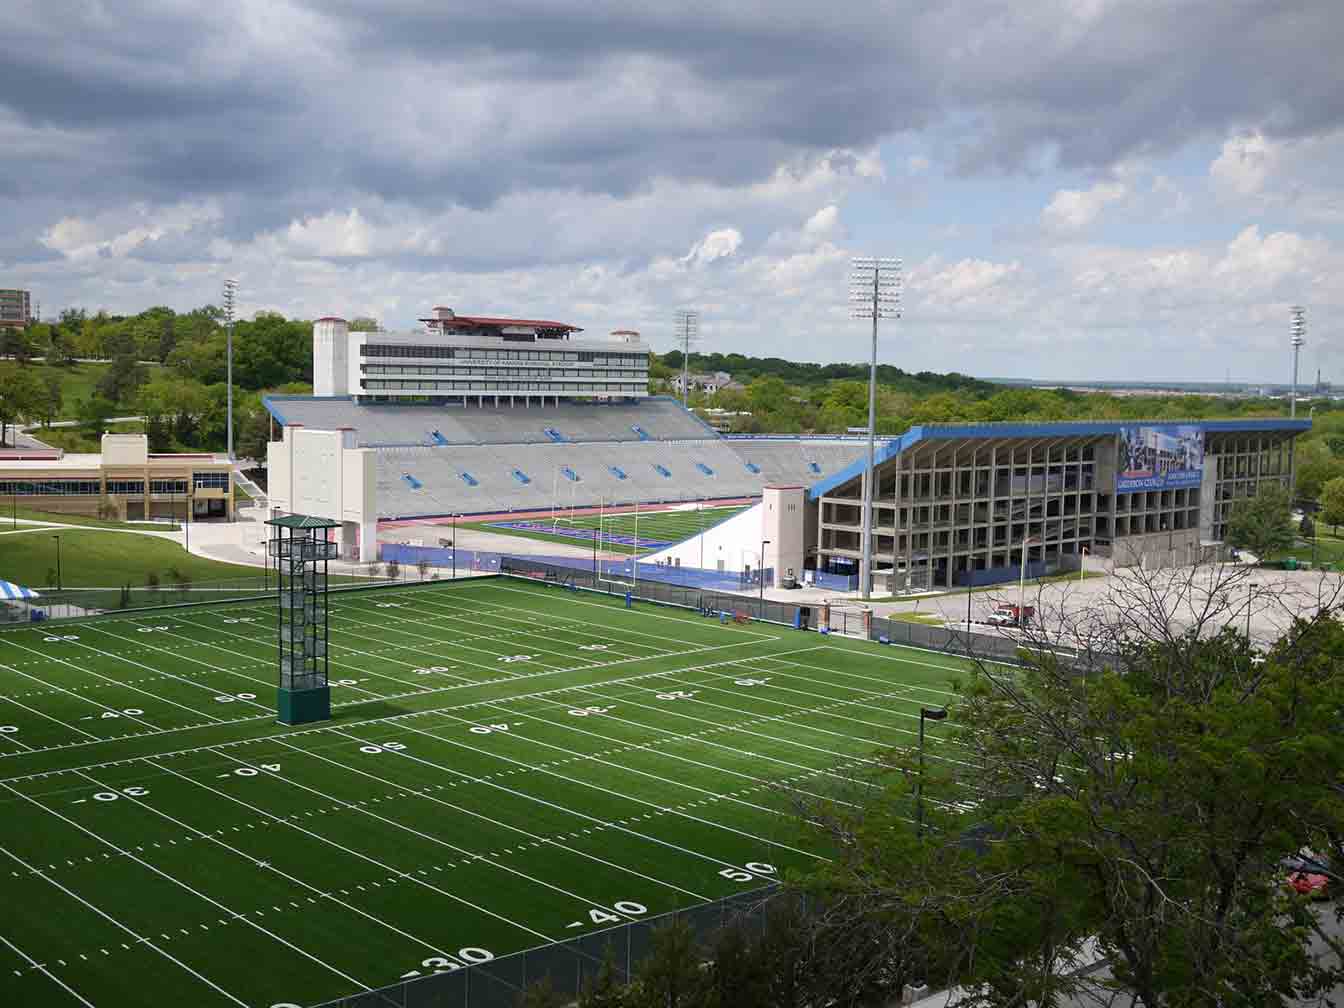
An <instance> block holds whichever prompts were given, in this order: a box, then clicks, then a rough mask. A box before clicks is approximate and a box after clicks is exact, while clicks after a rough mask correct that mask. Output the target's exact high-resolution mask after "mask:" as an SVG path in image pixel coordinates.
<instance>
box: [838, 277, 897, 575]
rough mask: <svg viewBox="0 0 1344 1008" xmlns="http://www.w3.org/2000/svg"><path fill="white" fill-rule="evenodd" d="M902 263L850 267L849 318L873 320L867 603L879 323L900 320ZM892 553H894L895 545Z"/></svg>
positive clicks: (867, 571)
mask: <svg viewBox="0 0 1344 1008" xmlns="http://www.w3.org/2000/svg"><path fill="white" fill-rule="evenodd" d="M901 279H902V278H901V260H899V259H891V258H885V257H883V258H871V257H870V258H862V259H855V260H854V261H853V262H852V263H851V268H850V274H849V308H850V311H849V314H850V317H851V318H860V319H872V322H873V353H872V363H871V364H870V365H869V368H868V467H867V468H866V469H864V471H863V543H862V545H863V555H862V557H861V559H860V560H859V591H860V593H861V594H860V597H861V598H863V599H865V600H867V599H868V598H870V597H871V596H872V587H873V497H874V495H875V488H874V486H873V484H874V483H875V482H876V480H875V479H874V476H875V474H874V473H873V439H874V437H875V436H876V428H877V323H878V322H879V321H880V320H882V319H898V318H900V317H901ZM892 549H893V550H894V549H895V545H894V543H893V546H892Z"/></svg>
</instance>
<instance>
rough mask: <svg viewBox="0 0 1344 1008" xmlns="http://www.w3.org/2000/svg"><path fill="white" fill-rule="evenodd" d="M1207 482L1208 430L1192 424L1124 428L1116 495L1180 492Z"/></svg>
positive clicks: (1121, 439) (1122, 429)
mask: <svg viewBox="0 0 1344 1008" xmlns="http://www.w3.org/2000/svg"><path fill="white" fill-rule="evenodd" d="M1203 479H1204V428H1202V427H1195V426H1192V425H1188V424H1165V425H1162V426H1144V427H1122V428H1120V465H1119V472H1118V474H1117V475H1116V478H1115V492H1116V493H1134V492H1135V491H1138V490H1179V489H1182V488H1183V487H1197V486H1199V485H1200V483H1201V482H1202V481H1203Z"/></svg>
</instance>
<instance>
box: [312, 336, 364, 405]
mask: <svg viewBox="0 0 1344 1008" xmlns="http://www.w3.org/2000/svg"><path fill="white" fill-rule="evenodd" d="M349 349H350V333H349V331H348V327H347V325H346V323H345V321H344V320H343V319H338V318H325V319H318V320H317V321H316V322H314V323H313V395H319V396H340V395H346V394H347V393H348V392H349V390H350V389H349V365H348V360H347V358H348V355H349ZM356 387H358V386H356Z"/></svg>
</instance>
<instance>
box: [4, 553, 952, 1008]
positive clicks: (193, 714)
mask: <svg viewBox="0 0 1344 1008" xmlns="http://www.w3.org/2000/svg"><path fill="white" fill-rule="evenodd" d="M331 612H332V617H331V619H332V626H331V643H332V649H331V656H330V661H331V676H332V680H333V682H334V683H335V685H333V688H332V695H333V704H334V709H333V713H334V719H333V720H332V721H329V722H324V723H322V724H319V725H310V726H305V727H296V728H287V727H285V726H283V725H280V724H278V723H277V722H276V720H275V713H274V711H275V708H274V704H275V689H274V682H275V678H276V673H275V666H276V629H275V619H274V615H275V611H274V606H273V605H272V604H268V603H257V602H249V603H237V604H229V605H212V606H202V607H185V608H178V609H171V610H159V611H152V612H151V611H144V612H139V613H127V614H125V615H109V616H105V617H98V618H94V619H89V620H83V621H79V622H65V623H59V624H57V623H48V624H37V625H24V626H19V627H15V628H9V629H4V630H0V823H3V828H2V829H0V893H3V899H2V900H0V905H3V908H4V910H3V914H0V1005H4V1006H6V1008H9V1006H29V1005H32V1006H38V1005H40V1006H43V1008H46V1006H65V1005H96V1006H99V1008H112V1006H117V1008H121V1006H141V1005H162V1006H169V1005H182V1006H188V1005H189V1006H193V1008H196V1006H214V1005H249V1006H262V1008H268V1006H274V1005H287V1006H288V1005H313V1004H319V1003H322V1002H325V1001H328V1000H332V999H336V998H339V997H343V996H348V995H353V994H357V993H359V992H361V991H364V990H368V989H371V988H377V987H381V986H385V985H388V984H393V983H396V982H397V981H398V980H399V978H401V977H403V976H406V975H411V974H415V973H419V974H429V973H433V972H435V971H438V970H452V969H454V968H456V967H457V966H458V965H459V964H461V963H471V962H478V961H481V960H484V959H488V958H489V957H499V956H503V955H505V954H507V953H511V952H515V951H518V950H521V949H527V948H534V947H537V946H542V945H545V944H547V943H549V942H552V941H555V940H561V939H566V938H572V937H575V936H576V935H582V934H584V933H589V932H595V931H597V930H599V929H602V928H609V927H612V926H613V925H619V924H622V923H624V922H627V921H634V920H641V919H646V918H648V917H651V916H653V915H656V914H659V913H663V912H666V911H669V910H673V909H676V908H680V907H687V906H692V905H695V904H698V903H702V902H704V901H707V900H712V899H717V898H719V897H723V896H726V895H730V894H733V893H736V892H742V891H746V890H750V889H752V888H759V887H760V886H762V885H764V884H767V883H768V882H769V881H770V880H772V879H773V878H776V877H778V876H779V875H780V874H781V873H783V872H784V871H786V870H788V869H808V868H810V867H814V866H816V865H818V864H821V863H822V861H823V859H824V858H825V857H826V856H827V847H826V844H825V843H824V842H823V840H822V838H821V837H820V836H819V835H812V834H810V833H809V832H808V828H806V827H804V826H801V825H800V824H799V821H798V819H797V817H796V815H795V814H794V809H795V808H796V806H797V803H798V801H799V800H800V799H807V798H809V797H810V796H814V795H825V794H828V793H831V792H832V791H833V790H834V788H836V787H837V786H839V785H840V784H841V783H842V782H843V781H844V780H845V779H846V778H847V776H848V775H851V774H853V773H855V772H862V771H864V770H865V769H867V768H870V767H871V765H872V764H871V756H872V754H873V752H874V750H875V749H876V748H877V747H880V746H887V745H895V744H906V743H909V742H910V741H911V740H912V739H913V738H914V737H915V734H916V733H917V728H918V711H919V707H920V706H921V705H930V704H933V705H937V704H941V703H944V702H946V701H948V700H949V699H951V695H950V693H949V692H948V686H949V681H950V680H951V679H952V678H954V677H955V676H956V675H957V674H958V672H959V671H960V666H959V665H958V663H957V662H956V661H955V660H954V659H951V658H947V657H944V656H940V655H937V654H933V653H928V652H921V651H916V650H904V649H900V648H896V647H883V646H879V645H876V644H869V643H866V642H859V641H849V640H845V639H841V638H838V637H836V636H830V637H827V636H822V635H819V634H816V633H811V632H802V631H798V630H792V629H788V628H785V627H780V626H773V625H770V624H765V623H758V622H750V623H745V624H737V623H734V622H731V621H730V622H728V623H726V624H724V623H721V622H720V621H719V620H717V619H714V618H705V617H703V616H700V615H699V614H696V613H693V612H687V611H684V610H678V609H673V608H669V607H660V606H654V605H651V604H647V603H638V604H636V606H635V608H633V609H627V608H625V607H624V605H623V604H622V602H621V600H619V599H614V598H608V597H605V596H599V595H592V594H588V593H581V592H573V591H567V590H564V589H561V588H556V587H549V586H546V585H542V584H537V583H535V582H530V581H526V580H523V579H517V578H488V579H480V580H475V581H459V582H453V583H449V582H432V583H428V584H425V585H421V586H407V587H397V588H389V589H376V590H365V591H357V592H351V593H346V594H342V595H335V594H333V596H332V609H331ZM930 737H931V742H930V753H931V758H934V759H937V758H940V757H939V756H938V755H937V754H938V752H939V750H940V748H941V745H940V744H939V743H938V739H937V730H936V729H935V730H934V731H931V732H930ZM398 1003H400V1002H398Z"/></svg>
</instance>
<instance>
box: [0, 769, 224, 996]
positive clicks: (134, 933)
mask: <svg viewBox="0 0 1344 1008" xmlns="http://www.w3.org/2000/svg"><path fill="white" fill-rule="evenodd" d="M10 790H11V791H13V790H14V789H13V788H10ZM14 793H15V794H18V793H19V792H17V791H15V792H14ZM39 807H40V808H45V806H41V805H39ZM104 842H106V841H104ZM0 854H4V855H5V856H6V857H8V858H10V859H11V860H13V861H14V862H16V863H17V864H19V865H21V866H23V868H24V869H25V870H27V871H28V872H30V873H31V874H33V875H36V876H37V877H38V878H40V879H41V880H42V881H43V882H47V883H49V884H51V885H53V886H55V887H56V888H57V889H59V890H60V891H61V892H63V893H65V894H66V895H67V896H69V897H70V898H71V899H73V900H75V901H76V902H79V903H82V904H83V905H84V906H86V907H88V908H89V909H90V910H92V911H93V912H94V913H96V914H97V915H98V916H99V917H101V918H103V920H105V921H107V922H108V923H109V924H112V925H113V926H114V927H116V928H118V929H120V930H122V931H124V932H126V933H127V934H128V935H130V936H131V937H132V938H134V939H135V940H136V942H137V943H139V944H141V945H145V946H147V947H149V948H152V949H153V950H154V951H155V952H157V953H158V954H159V955H161V956H163V957H164V958H165V959H167V960H168V961H169V962H171V963H172V964H173V965H175V966H180V967H181V968H182V969H184V970H186V971H187V972H188V973H190V974H191V975H192V976H194V977H195V978H196V979H197V980H199V981H201V983H203V984H205V985H206V986H207V987H209V988H211V989H212V990H214V991H216V992H217V993H219V994H221V995H222V996H224V997H225V998H227V999H228V1000H230V1001H232V1002H233V1003H234V1004H236V1005H241V1006H242V1008H249V1006H248V1004H247V1002H246V1001H243V1000H242V999H241V998H237V997H234V996H233V995H232V994H230V993H229V992H228V991H226V990H225V989H224V988H223V987H221V986H219V984H217V983H215V982H214V981H213V980H211V979H210V978H209V977H206V976H203V975H202V974H200V973H197V972H196V971H195V970H194V969H192V968H191V967H190V966H188V965H187V964H186V963H184V962H183V961H182V960H181V959H178V958H177V957H176V956H173V955H170V954H169V953H167V952H165V951H164V950H163V949H161V948H159V946H158V945H156V944H154V941H153V940H152V939H150V938H146V937H145V936H144V935H142V934H140V933H139V932H138V931H136V930H135V929H133V928H131V927H128V926H127V925H125V924H123V923H122V922H121V921H119V920H117V919H116V918H115V917H113V916H112V915H111V914H109V913H107V912H106V911H104V910H102V909H100V908H99V907H96V906H94V905H93V904H92V903H90V902H89V901H88V900H86V899H85V898H84V897H83V896H81V895H79V893H77V892H75V891H74V890H73V889H67V888H66V887H65V886H63V885H61V883H59V882H57V881H56V880H55V879H54V878H52V877H51V876H49V875H47V874H46V873H45V872H44V871H42V869H40V868H36V867H34V866H33V865H30V864H29V863H28V862H27V861H25V860H23V858H21V857H19V856H18V855H17V854H15V853H14V852H13V851H11V850H9V849H8V848H6V847H3V846H0Z"/></svg>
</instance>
